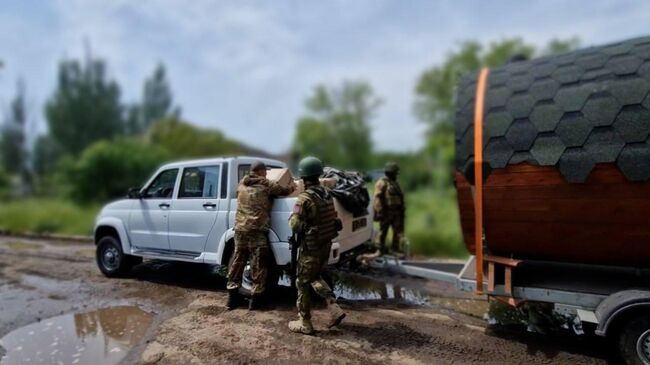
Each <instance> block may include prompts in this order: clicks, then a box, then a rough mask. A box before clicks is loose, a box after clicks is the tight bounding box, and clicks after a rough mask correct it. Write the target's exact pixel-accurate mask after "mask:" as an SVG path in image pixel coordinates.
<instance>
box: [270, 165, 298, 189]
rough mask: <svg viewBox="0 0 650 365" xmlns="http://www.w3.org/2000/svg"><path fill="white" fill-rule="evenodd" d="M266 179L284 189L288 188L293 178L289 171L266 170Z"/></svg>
mask: <svg viewBox="0 0 650 365" xmlns="http://www.w3.org/2000/svg"><path fill="white" fill-rule="evenodd" d="M266 178H267V179H269V180H270V181H273V182H275V183H278V184H280V185H282V186H284V187H288V186H289V185H291V182H292V181H293V176H292V175H291V171H290V170H289V169H270V170H266Z"/></svg>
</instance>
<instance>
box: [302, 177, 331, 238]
mask: <svg viewBox="0 0 650 365" xmlns="http://www.w3.org/2000/svg"><path fill="white" fill-rule="evenodd" d="M305 193H307V195H309V198H310V200H311V202H312V204H314V205H315V206H316V216H314V217H312V219H311V220H310V221H308V222H307V223H308V225H309V226H308V227H306V231H305V240H304V243H305V246H306V248H307V249H308V250H319V249H321V248H323V247H325V246H326V245H330V244H331V243H332V240H333V239H334V238H335V237H336V236H337V235H338V231H337V229H336V228H337V227H336V219H337V215H336V210H335V209H334V200H333V199H332V197H331V196H330V195H329V194H328V193H327V192H326V191H325V189H324V188H322V187H312V188H307V190H305Z"/></svg>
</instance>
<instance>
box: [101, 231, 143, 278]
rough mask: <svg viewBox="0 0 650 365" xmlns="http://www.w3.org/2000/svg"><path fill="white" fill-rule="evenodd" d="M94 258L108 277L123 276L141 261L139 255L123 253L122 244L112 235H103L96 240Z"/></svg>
mask: <svg viewBox="0 0 650 365" xmlns="http://www.w3.org/2000/svg"><path fill="white" fill-rule="evenodd" d="M95 258H96V259H97V266H98V267H99V270H100V271H101V272H102V274H104V275H106V276H107V277H109V278H113V277H119V276H123V275H125V274H126V273H128V272H129V270H131V268H132V267H133V266H135V265H137V264H139V263H141V262H142V258H141V257H134V256H130V255H125V254H124V252H122V245H121V244H120V242H119V241H118V240H117V239H116V238H115V237H113V236H104V237H102V238H101V239H100V240H99V242H97V249H96V251H95Z"/></svg>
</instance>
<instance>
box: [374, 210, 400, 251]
mask: <svg viewBox="0 0 650 365" xmlns="http://www.w3.org/2000/svg"><path fill="white" fill-rule="evenodd" d="M389 228H393V240H392V250H393V251H399V250H400V240H401V238H402V235H403V234H404V214H403V213H402V212H401V211H397V212H394V213H393V212H391V213H389V214H387V215H386V216H385V217H383V219H382V220H381V221H380V222H379V232H380V233H379V248H380V249H381V251H382V252H386V249H387V247H385V246H386V236H388V229H389Z"/></svg>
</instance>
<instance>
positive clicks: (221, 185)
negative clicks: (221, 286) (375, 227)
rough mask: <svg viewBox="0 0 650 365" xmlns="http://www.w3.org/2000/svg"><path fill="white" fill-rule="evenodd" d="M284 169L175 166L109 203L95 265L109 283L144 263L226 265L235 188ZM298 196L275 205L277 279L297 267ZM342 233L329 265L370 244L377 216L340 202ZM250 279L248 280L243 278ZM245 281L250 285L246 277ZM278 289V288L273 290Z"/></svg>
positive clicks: (218, 161) (209, 163) (235, 163)
mask: <svg viewBox="0 0 650 365" xmlns="http://www.w3.org/2000/svg"><path fill="white" fill-rule="evenodd" d="M256 160H261V161H263V162H264V163H265V164H266V165H267V166H268V167H269V168H284V167H286V164H285V163H283V162H281V161H276V160H271V159H264V158H254V157H229V158H213V159H203V160H192V161H182V162H175V163H169V164H166V165H164V166H162V167H160V168H159V169H158V170H157V171H156V172H155V173H154V174H153V175H152V176H151V178H150V179H149V180H148V181H147V183H146V184H145V185H144V186H143V187H142V188H141V189H136V190H132V191H130V192H129V196H128V197H127V198H125V199H122V200H118V201H115V202H112V203H109V204H107V205H106V206H105V207H104V208H103V209H102V210H101V212H100V213H99V216H98V217H97V220H96V223H95V230H94V238H95V244H96V259H97V265H98V266H99V269H100V270H101V272H102V273H103V274H104V275H106V276H109V277H112V276H119V275H123V274H125V273H126V272H128V270H130V268H131V267H132V266H134V265H136V264H138V263H140V262H142V259H143V258H149V259H162V260H172V261H186V262H195V263H202V264H214V265H227V264H228V263H229V260H230V258H231V256H232V253H233V251H234V239H233V237H234V231H233V226H234V222H235V212H236V209H237V196H236V191H237V185H238V183H239V181H240V180H241V178H242V177H243V176H244V175H245V174H246V173H248V171H249V170H250V166H251V164H252V163H253V162H254V161H256ZM295 201H296V198H295V197H280V198H278V199H275V201H274V204H273V208H272V211H271V230H270V231H269V235H268V241H269V245H270V247H271V252H272V259H273V262H272V268H273V270H271V271H273V272H274V273H276V274H277V275H269V277H270V279H269V280H276V282H277V279H278V275H279V274H280V273H281V271H282V270H284V269H288V268H289V267H290V266H291V248H290V245H289V243H288V240H289V236H290V235H291V230H290V228H289V226H288V219H289V216H290V215H291V212H292V210H293V206H294V204H295ZM335 205H336V209H337V212H338V214H339V218H341V220H342V221H343V230H342V231H340V232H339V236H338V237H337V238H336V239H335V240H334V242H333V244H332V250H331V252H330V260H329V262H330V264H335V263H338V262H339V261H340V260H341V255H343V254H346V253H349V252H352V251H354V250H355V249H357V248H361V247H360V246H362V245H363V244H364V243H366V242H367V241H369V240H370V239H371V238H372V216H371V214H372V213H371V209H370V208H369V209H368V214H367V215H365V216H352V214H351V213H350V212H348V211H346V210H345V209H343V208H342V207H341V205H340V204H338V202H335ZM245 275H246V274H245ZM244 282H246V278H244ZM272 284H273V283H272Z"/></svg>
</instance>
